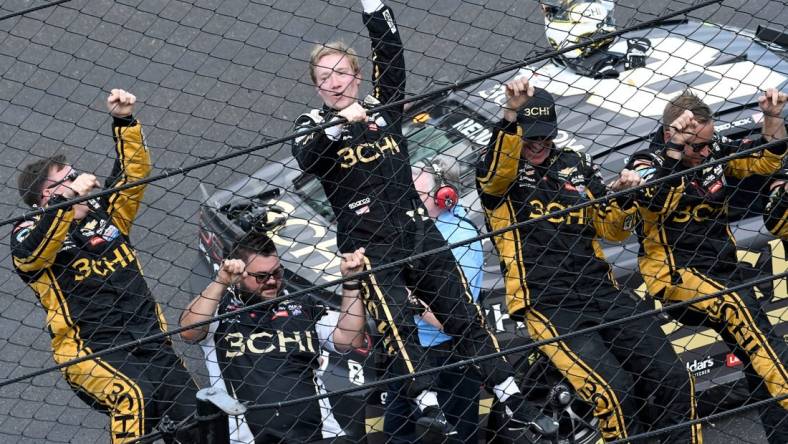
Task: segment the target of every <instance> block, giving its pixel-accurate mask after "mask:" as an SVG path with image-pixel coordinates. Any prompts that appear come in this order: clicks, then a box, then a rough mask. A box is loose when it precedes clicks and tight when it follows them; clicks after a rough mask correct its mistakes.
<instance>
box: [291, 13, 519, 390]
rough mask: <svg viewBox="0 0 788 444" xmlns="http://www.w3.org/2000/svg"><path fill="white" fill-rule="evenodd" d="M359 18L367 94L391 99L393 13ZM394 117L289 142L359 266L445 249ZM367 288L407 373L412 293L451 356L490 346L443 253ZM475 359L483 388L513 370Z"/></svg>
mask: <svg viewBox="0 0 788 444" xmlns="http://www.w3.org/2000/svg"><path fill="white" fill-rule="evenodd" d="M363 20H364V23H365V24H366V26H367V29H368V30H369V36H370V39H371V40H372V61H373V75H372V81H373V84H374V93H373V97H372V99H369V100H372V103H379V102H383V103H387V102H392V101H396V100H399V99H401V98H402V97H403V91H404V87H405V73H406V71H405V57H404V54H403V48H402V42H401V39H400V33H399V30H398V28H397V27H396V23H395V21H394V16H393V12H392V11H391V9H390V8H389V7H387V6H384V7H383V8H381V9H380V10H378V11H375V12H374V13H371V14H367V13H364V14H363ZM369 100H367V102H369ZM336 114H337V110H333V109H330V108H328V107H327V106H324V107H323V109H321V110H312V111H311V112H310V113H307V114H303V115H302V116H300V117H299V118H298V119H297V120H296V128H297V129H299V130H300V129H307V128H310V127H313V126H315V125H317V124H320V123H323V122H325V121H330V120H331V119H332V118H333V116H335V115H336ZM402 114H403V106H402V105H401V104H400V105H399V106H396V107H390V108H388V109H386V110H384V111H381V112H380V113H374V114H372V115H370V116H368V121H366V122H356V123H353V124H348V125H345V126H344V128H343V130H342V134H341V136H340V138H339V139H338V140H331V139H330V138H329V137H328V136H327V135H326V134H325V133H324V132H322V131H321V132H315V133H312V134H309V135H306V136H303V137H301V138H299V139H296V141H295V143H294V145H293V156H294V157H295V158H296V160H297V161H298V164H299V166H300V167H301V168H302V169H303V170H304V171H305V172H307V173H311V174H314V175H315V176H317V177H318V178H319V179H320V183H321V185H322V186H323V189H324V190H325V193H326V196H327V197H328V200H329V202H330V203H331V207H332V208H333V211H334V214H335V215H336V218H337V246H338V247H339V250H340V251H342V252H351V251H355V249H357V248H359V247H365V248H366V253H365V255H366V258H367V259H368V261H367V266H366V269H367V270H369V269H372V268H378V267H379V266H381V265H385V264H388V263H391V262H394V261H397V260H401V259H405V258H409V257H412V256H414V255H415V254H417V253H420V252H423V251H429V250H433V249H439V248H441V247H445V246H446V241H445V239H444V238H443V236H442V235H441V233H440V231H438V229H437V228H436V226H435V223H434V222H433V221H432V220H431V219H430V218H429V217H427V214H426V210H425V209H424V207H423V204H422V203H421V200H420V198H419V196H418V194H417V193H416V189H415V188H414V186H413V179H412V177H411V168H410V161H409V155H408V145H407V140H406V139H405V138H404V137H403V135H402ZM368 285H369V292H368V294H369V297H368V298H367V301H366V302H367V307H368V309H369V311H370V313H371V314H372V316H373V317H374V318H375V319H376V321H377V322H378V330H379V331H380V333H382V334H383V335H384V338H385V342H386V345H387V350H388V351H389V353H390V354H391V355H392V356H394V361H393V367H394V368H393V371H394V373H396V374H406V373H414V372H416V371H417V370H418V369H419V365H420V364H419V363H420V361H422V360H421V357H422V354H423V353H424V350H423V348H422V347H421V346H420V345H419V340H418V334H417V331H416V324H415V322H414V320H413V319H414V318H413V315H414V309H413V308H414V307H420V304H419V303H418V302H413V301H412V299H413V297H412V296H411V294H414V295H416V296H417V297H418V298H419V299H421V300H423V301H424V302H425V303H427V305H429V306H430V308H431V309H432V311H433V313H434V314H435V316H436V317H437V318H438V319H439V320H440V322H441V324H442V325H443V327H444V329H445V331H446V332H447V333H448V334H450V335H453V336H456V337H459V338H461V340H460V341H458V346H457V348H458V354H459V355H460V356H462V357H472V356H479V355H485V354H490V353H494V352H496V351H497V350H498V344H497V342H496V339H495V337H494V336H493V335H492V333H491V332H490V331H489V328H488V327H487V324H486V323H485V321H484V319H483V313H482V311H481V309H480V308H479V307H478V306H477V305H476V304H474V303H473V298H472V296H471V293H470V290H469V289H468V284H467V281H466V278H465V276H464V275H463V274H462V269H461V268H460V267H459V266H458V265H457V261H456V260H455V259H454V256H452V254H451V251H449V250H443V251H439V252H438V253H436V254H433V255H430V256H429V257H424V258H421V259H417V260H411V261H410V262H409V263H408V264H406V265H402V266H400V267H395V268H388V269H385V270H378V271H376V272H375V273H373V274H370V275H369V279H368ZM411 291H412V292H413V293H411ZM422 362H423V361H422ZM421 365H422V366H426V363H424V362H423V363H422V364H421ZM479 366H480V367H482V369H483V370H482V374H483V375H484V377H485V382H486V383H487V385H488V386H494V385H496V384H499V383H501V382H503V381H505V380H506V379H507V378H508V377H510V376H512V375H513V374H514V370H513V369H512V368H511V366H510V365H509V363H508V362H507V361H506V359H505V358H503V357H501V358H498V359H494V360H486V361H482V362H480V363H479ZM432 378H433V376H430V375H428V376H421V377H417V378H414V380H412V381H410V384H409V386H408V387H409V389H408V391H409V393H410V395H412V396H415V395H417V394H418V393H420V392H421V391H423V390H425V389H427V388H429V387H430V385H431V383H432Z"/></svg>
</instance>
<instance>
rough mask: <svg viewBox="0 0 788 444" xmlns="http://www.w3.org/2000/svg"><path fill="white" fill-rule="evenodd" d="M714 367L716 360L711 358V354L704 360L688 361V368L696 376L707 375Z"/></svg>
mask: <svg viewBox="0 0 788 444" xmlns="http://www.w3.org/2000/svg"><path fill="white" fill-rule="evenodd" d="M712 367H714V360H713V359H711V356H706V359H704V360H702V361H698V360H697V359H696V360H694V361H692V362H688V363H687V370H689V371H691V372H692V374H693V375H695V376H703V375H707V374H709V373H710V372H711V368H712Z"/></svg>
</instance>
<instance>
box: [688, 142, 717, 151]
mask: <svg viewBox="0 0 788 444" xmlns="http://www.w3.org/2000/svg"><path fill="white" fill-rule="evenodd" d="M711 143H712V141H711V140H710V141H708V142H699V143H688V144H687V146H689V147H690V148H691V149H692V152H693V153H699V152H701V151H703V149H704V148H706V147H709V149H711Z"/></svg>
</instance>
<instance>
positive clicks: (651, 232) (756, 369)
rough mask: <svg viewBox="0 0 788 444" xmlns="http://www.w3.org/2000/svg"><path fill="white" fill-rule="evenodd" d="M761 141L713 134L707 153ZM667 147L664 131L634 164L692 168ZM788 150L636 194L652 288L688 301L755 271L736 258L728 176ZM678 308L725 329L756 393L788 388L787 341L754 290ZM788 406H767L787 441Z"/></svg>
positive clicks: (774, 437) (771, 161)
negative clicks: (739, 139)
mask: <svg viewBox="0 0 788 444" xmlns="http://www.w3.org/2000/svg"><path fill="white" fill-rule="evenodd" d="M762 142H763V141H762V140H759V141H749V140H745V141H743V142H732V141H730V140H727V139H716V138H715V140H714V141H713V142H712V150H711V154H710V156H709V158H710V159H717V158H720V157H723V156H726V155H729V154H731V153H733V152H736V151H737V150H739V149H746V148H750V147H752V146H754V144H755V143H762ZM664 149H665V144H664V138H663V132H662V131H658V132H657V134H656V135H655V136H654V139H653V140H652V143H651V146H650V148H649V149H648V150H644V151H641V152H638V153H636V154H635V155H633V156H632V159H631V160H630V165H629V167H630V168H635V169H636V170H638V171H639V172H641V173H642V176H643V177H644V179H646V180H653V179H657V178H661V177H665V176H667V175H668V174H671V173H675V172H680V171H682V170H685V169H687V167H686V166H685V165H683V163H682V162H681V161H679V160H675V159H672V158H670V157H668V156H667V155H666V154H665V151H664ZM784 153H785V144H782V145H778V146H776V147H773V148H770V149H766V150H763V151H761V152H757V153H755V154H752V155H750V156H747V157H742V158H738V159H735V160H731V161H729V162H727V163H721V164H714V165H709V166H708V167H706V168H703V169H702V170H700V171H697V172H694V173H690V174H689V175H680V176H678V177H675V178H673V179H670V180H668V181H666V182H664V183H661V184H657V185H655V186H653V187H649V188H646V189H645V190H643V191H642V192H640V193H638V195H637V206H638V209H639V218H640V219H641V221H640V223H639V224H638V228H637V231H638V237H639V241H640V244H641V245H640V251H639V258H638V263H639V266H640V273H641V274H642V276H643V280H644V281H645V283H646V286H647V289H648V293H649V294H650V295H652V296H655V297H657V298H658V299H661V300H662V301H663V302H666V303H670V302H679V301H686V300H689V299H692V298H696V297H699V296H703V295H708V294H712V293H716V292H719V291H721V290H724V289H725V288H726V287H729V286H733V285H738V284H741V283H743V282H745V281H747V280H748V279H751V278H752V277H753V276H755V275H756V274H757V270H754V269H753V268H752V267H750V266H749V265H747V264H743V263H740V262H739V261H738V258H737V253H736V244H735V241H734V238H733V235H732V233H731V231H730V227H729V225H728V222H727V214H728V207H727V197H728V196H729V194H730V192H731V191H732V190H731V189H730V188H731V187H729V186H728V185H727V182H728V181H729V180H730V179H742V178H745V177H747V176H750V175H752V174H762V175H768V174H771V173H773V172H775V171H777V170H778V169H779V168H780V165H781V157H782V156H783V155H784ZM675 315H676V316H677V317H678V319H679V320H680V321H682V322H685V323H691V324H702V325H705V326H707V327H710V328H713V329H714V330H716V331H717V332H718V333H719V334H720V335H721V336H722V338H723V339H724V340H725V342H726V343H727V344H728V345H729V347H731V348H732V349H733V350H734V351H735V352H736V353H737V355H740V356H739V357H740V359H742V361H744V362H745V371H744V373H745V375H746V376H747V382H748V384H749V386H750V389H751V391H752V392H753V394H756V393H759V392H764V386H765V389H766V390H768V392H769V393H771V395H772V396H781V395H785V394H786V393H788V372H787V371H786V362H788V346H786V344H785V341H784V339H783V338H781V337H779V336H778V335H776V334H775V332H774V329H773V327H772V326H771V324H770V322H769V320H768V318H767V316H766V313H765V312H764V310H763V308H762V307H761V306H760V304H759V302H758V301H757V300H756V299H755V296H754V295H753V292H752V290H751V289H744V290H739V291H735V292H728V293H726V294H725V295H723V296H720V297H716V298H712V299H707V300H704V301H701V302H697V303H694V304H692V305H690V306H688V308H687V309H684V310H682V311H681V313H676V314H675ZM750 364H751V365H750ZM780 406H782V407H780ZM785 409H788V400H785V399H784V400H782V401H781V402H780V403H779V405H777V404H776V403H772V404H770V405H767V406H766V407H765V408H764V409H763V410H762V412H761V418H762V420H763V423H764V426H765V428H766V431H767V436H769V440H770V442H782V443H784V442H788V421H786V420H785V417H786V412H785ZM780 423H782V424H780Z"/></svg>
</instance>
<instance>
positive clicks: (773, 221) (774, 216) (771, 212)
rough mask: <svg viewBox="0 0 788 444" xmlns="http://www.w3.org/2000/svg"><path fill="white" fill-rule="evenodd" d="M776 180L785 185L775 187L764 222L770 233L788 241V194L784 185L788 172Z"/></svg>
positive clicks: (787, 180) (770, 196)
mask: <svg viewBox="0 0 788 444" xmlns="http://www.w3.org/2000/svg"><path fill="white" fill-rule="evenodd" d="M776 180H779V181H781V182H783V183H781V184H780V185H777V186H775V187H774V188H773V189H772V191H771V193H770V194H769V200H768V202H767V203H766V211H765V212H764V215H763V222H764V225H766V228H767V229H768V230H769V232H770V233H772V234H773V235H775V236H777V237H779V238H781V239H783V241H785V240H788V192H787V191H786V190H785V184H784V183H785V182H788V170H786V171H784V172H783V174H781V175H780V176H779V177H777V178H776Z"/></svg>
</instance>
